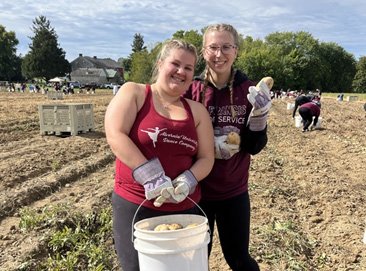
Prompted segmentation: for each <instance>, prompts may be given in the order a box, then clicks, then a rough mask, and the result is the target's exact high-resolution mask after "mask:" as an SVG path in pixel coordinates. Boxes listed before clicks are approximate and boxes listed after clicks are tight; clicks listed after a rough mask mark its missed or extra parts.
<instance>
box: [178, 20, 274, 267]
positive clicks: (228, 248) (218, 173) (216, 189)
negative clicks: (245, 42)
mask: <svg viewBox="0 0 366 271" xmlns="http://www.w3.org/2000/svg"><path fill="white" fill-rule="evenodd" d="M238 49H239V40H238V33H237V31H236V30H235V28H234V27H232V26H231V25H228V24H217V25H211V26H209V27H208V28H207V29H206V31H205V33H204V35H203V49H202V54H203V57H204V59H205V61H206V70H205V72H204V74H203V75H202V76H201V77H200V78H196V79H195V80H194V81H193V82H192V83H191V85H190V87H189V89H188V91H186V92H185V93H184V95H183V97H186V98H190V99H193V100H196V101H199V102H201V103H202V104H204V105H205V107H206V108H207V110H208V112H209V114H210V117H211V121H212V125H213V129H214V135H215V158H216V159H215V164H214V166H213V169H212V171H211V173H210V174H209V175H208V176H207V177H206V178H205V179H204V180H202V182H201V188H202V200H201V202H200V206H201V207H202V208H203V210H204V211H205V213H206V215H207V216H208V219H209V224H210V228H211V235H212V234H213V233H214V225H215V222H216V225H217V229H218V232H219V237H220V243H221V247H222V250H223V253H224V256H225V259H226V261H227V263H228V265H229V266H230V268H231V269H232V270H233V271H244V270H246V271H249V270H250V271H257V270H259V266H258V264H257V263H256V261H255V260H254V259H253V258H252V257H251V256H250V255H249V251H248V250H249V227H250V201H249V194H248V179H249V168H250V156H251V155H254V154H256V153H258V152H260V151H261V150H262V149H263V148H264V146H265V145H266V143H267V132H266V128H267V116H268V110H269V108H270V106H271V103H270V94H269V89H268V88H266V86H264V89H256V88H255V87H254V86H255V85H256V84H255V83H254V82H252V81H250V80H249V79H248V77H247V76H246V75H245V74H244V73H242V72H241V71H240V70H236V69H235V68H234V67H233V63H234V61H235V59H236V57H237V54H238ZM252 103H253V104H252ZM228 135H229V136H230V139H231V136H232V135H236V138H237V139H236V142H235V141H233V142H229V139H228ZM239 139H240V142H239ZM233 143H234V144H233ZM211 240H212V238H211ZM211 246H212V243H210V244H209V252H210V251H211Z"/></svg>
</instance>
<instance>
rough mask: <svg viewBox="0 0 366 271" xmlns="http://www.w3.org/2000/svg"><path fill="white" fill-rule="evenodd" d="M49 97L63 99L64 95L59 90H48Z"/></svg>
mask: <svg viewBox="0 0 366 271" xmlns="http://www.w3.org/2000/svg"><path fill="white" fill-rule="evenodd" d="M47 98H48V99H52V100H63V99H64V96H63V93H62V92H58V91H48V92H47Z"/></svg>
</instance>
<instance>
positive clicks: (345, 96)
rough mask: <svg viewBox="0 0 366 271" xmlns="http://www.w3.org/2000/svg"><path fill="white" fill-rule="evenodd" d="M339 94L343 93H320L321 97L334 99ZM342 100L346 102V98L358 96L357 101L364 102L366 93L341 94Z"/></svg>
mask: <svg viewBox="0 0 366 271" xmlns="http://www.w3.org/2000/svg"><path fill="white" fill-rule="evenodd" d="M340 93H343V92H339V93H329V92H327V93H324V92H323V93H322V96H323V97H328V98H334V99H336V98H337V96H338V95H339V94H340ZM343 95H344V96H343V100H346V99H347V96H358V99H359V100H361V101H365V100H366V93H343Z"/></svg>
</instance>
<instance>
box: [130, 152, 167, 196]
mask: <svg viewBox="0 0 366 271" xmlns="http://www.w3.org/2000/svg"><path fill="white" fill-rule="evenodd" d="M132 176H133V178H134V179H135V181H136V182H138V183H139V184H141V185H143V186H144V188H145V197H146V199H148V200H151V199H155V198H156V197H158V196H160V194H161V190H162V189H164V188H168V187H172V188H173V186H172V182H171V179H170V178H169V177H167V176H165V172H164V169H163V167H162V166H161V164H160V161H159V159H158V158H154V159H151V160H149V161H147V162H146V163H144V164H142V165H141V166H139V167H137V168H135V169H134V170H133V171H132Z"/></svg>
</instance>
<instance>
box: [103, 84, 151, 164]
mask: <svg viewBox="0 0 366 271" xmlns="http://www.w3.org/2000/svg"><path fill="white" fill-rule="evenodd" d="M144 101H145V85H142V84H136V83H132V82H129V83H125V84H124V85H123V86H122V87H121V89H120V90H119V91H118V93H117V94H116V95H115V96H114V98H113V99H112V101H111V102H110V104H109V105H108V108H107V111H106V114H105V120H104V126H105V132H106V137H107V142H108V144H109V146H110V147H111V149H112V151H113V153H114V154H115V155H116V156H117V157H118V159H119V160H121V162H123V163H124V164H125V165H127V166H128V167H129V168H131V169H135V168H136V167H137V166H139V165H141V164H143V163H145V162H146V161H147V159H146V157H145V156H144V155H143V154H142V153H141V151H140V150H139V149H138V148H137V146H136V145H135V144H134V142H133V141H132V140H131V139H130V137H129V133H130V130H131V128H132V126H133V124H134V122H135V119H136V115H137V112H138V111H139V110H140V108H141V107H142V105H143V103H144Z"/></svg>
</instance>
